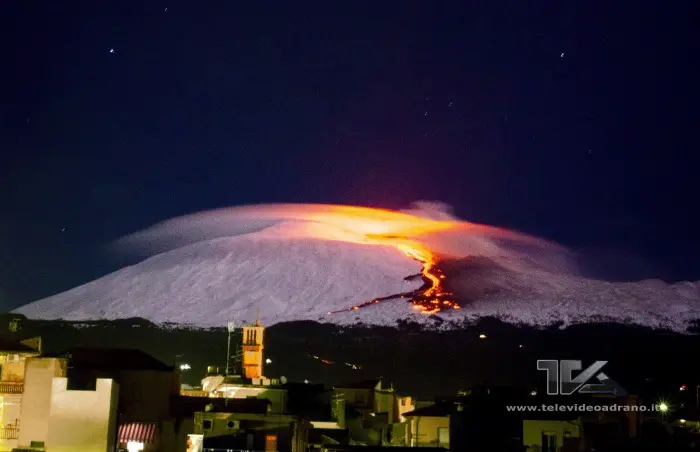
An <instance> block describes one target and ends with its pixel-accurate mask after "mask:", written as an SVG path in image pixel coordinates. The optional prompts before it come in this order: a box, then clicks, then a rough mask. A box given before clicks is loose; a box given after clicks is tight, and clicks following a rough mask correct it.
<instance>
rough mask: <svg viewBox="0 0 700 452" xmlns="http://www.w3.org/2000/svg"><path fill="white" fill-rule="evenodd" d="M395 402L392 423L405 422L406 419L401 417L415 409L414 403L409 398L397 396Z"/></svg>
mask: <svg viewBox="0 0 700 452" xmlns="http://www.w3.org/2000/svg"><path fill="white" fill-rule="evenodd" d="M395 400H396V417H395V418H394V422H406V418H405V417H403V415H404V414H405V413H408V412H409V411H413V410H415V409H416V405H415V402H414V400H413V398H412V397H410V396H405V397H403V396H397V397H396V399H395Z"/></svg>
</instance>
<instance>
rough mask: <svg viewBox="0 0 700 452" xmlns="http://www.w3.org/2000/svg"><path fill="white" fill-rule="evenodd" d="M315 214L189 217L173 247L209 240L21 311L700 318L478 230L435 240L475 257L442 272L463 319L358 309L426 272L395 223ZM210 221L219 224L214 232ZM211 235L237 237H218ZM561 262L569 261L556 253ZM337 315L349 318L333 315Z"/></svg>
mask: <svg viewBox="0 0 700 452" xmlns="http://www.w3.org/2000/svg"><path fill="white" fill-rule="evenodd" d="M322 212H325V211H322ZM313 213H314V216H313V217H310V218H304V219H302V220H303V221H302V220H299V219H297V218H296V217H294V216H293V215H289V217H290V218H287V219H283V220H282V221H281V222H280V221H277V220H275V221H274V222H268V223H265V224H263V223H259V224H254V225H253V226H254V227H250V226H246V227H245V228H240V230H236V231H232V230H231V229H230V227H229V225H228V220H226V221H224V220H222V219H221V218H220V217H216V216H215V217H211V216H210V217H204V218H203V220H202V218H201V217H194V220H196V221H193V218H191V217H188V218H186V222H185V223H184V224H185V225H186V226H188V227H189V228H190V229H189V230H183V229H182V227H181V224H182V223H177V222H176V223H175V224H176V226H178V228H179V229H177V228H176V229H173V230H172V231H173V233H172V234H171V236H172V237H171V238H172V239H173V240H174V242H173V243H176V242H177V240H181V241H182V239H180V237H185V236H187V237H195V236H196V238H197V240H200V239H201V240H200V241H195V243H190V244H186V245H184V246H181V245H182V243H179V244H177V245H176V246H175V248H174V249H170V250H169V251H166V252H162V253H161V254H157V255H155V256H153V257H150V258H148V259H146V260H144V261H142V262H140V263H138V264H136V265H133V266H130V267H126V268H123V269H121V270H119V271H116V272H114V273H112V274H109V275H106V276H104V277H102V278H100V279H97V280H95V281H92V282H90V283H87V284H85V285H82V286H80V287H77V288H74V289H72V290H69V291H67V292H64V293H61V294H58V295H54V296H51V297H49V298H46V299H43V300H39V301H36V302H33V303H30V304H28V305H26V306H23V307H21V308H19V309H17V310H16V311H15V312H17V313H20V314H24V315H26V316H28V317H30V318H37V319H65V320H92V319H116V318H127V317H142V318H145V319H148V320H151V321H153V322H156V323H167V322H172V323H179V324H189V325H195V326H201V327H209V326H223V325H225V324H226V323H227V322H228V321H230V320H235V321H238V322H242V321H252V320H254V319H255V318H256V316H257V315H258V310H259V316H260V320H261V321H262V322H264V323H265V324H266V325H271V324H274V323H278V322H283V321H293V320H317V321H326V322H333V323H338V324H355V323H357V322H362V323H366V324H383V325H396V322H397V320H400V319H408V320H413V321H418V322H423V323H429V324H436V323H440V324H441V325H442V326H443V327H458V326H460V325H462V324H463V322H464V321H465V320H467V321H468V320H471V319H475V318H477V317H482V316H495V317H498V318H500V319H502V320H506V321H510V322H514V323H525V324H531V325H539V326H545V325H551V324H553V323H560V322H563V323H564V324H572V323H580V322H591V321H613V322H622V323H634V324H639V325H647V326H651V327H661V328H670V329H674V330H678V331H685V330H686V328H687V326H688V325H689V323H691V322H693V321H695V320H697V319H700V282H695V283H692V282H683V283H677V284H672V285H669V284H667V283H664V282H663V281H659V280H644V281H640V282H630V283H612V282H606V281H599V280H592V279H586V278H582V277H579V276H575V274H574V273H572V272H570V271H569V270H568V268H567V269H566V271H563V269H564V268H565V267H566V262H565V261H564V260H558V259H552V258H551V257H550V256H548V255H547V254H546V253H543V252H542V250H546V247H541V248H540V251H539V252H538V253H525V254H523V253H512V252H505V251H504V250H505V249H504V248H503V247H502V246H501V245H496V242H494V241H492V240H490V239H487V238H483V237H479V236H475V235H474V234H475V233H474V232H470V231H472V230H473V229H474V228H473V227H471V226H470V227H469V228H466V229H457V232H454V231H446V232H439V233H438V235H437V236H435V237H433V238H431V239H430V242H429V243H430V244H433V245H435V244H437V245H440V244H441V241H442V242H443V243H447V244H449V247H452V248H455V247H456V246H457V245H459V247H460V249H464V250H471V251H474V250H476V253H475V254H472V255H470V256H467V257H463V258H458V259H452V260H448V261H443V262H442V263H441V266H442V267H443V269H444V271H445V274H446V275H447V276H448V277H447V279H446V280H445V281H446V285H447V288H448V289H449V290H450V291H452V292H454V294H455V297H456V299H457V300H458V301H459V302H460V303H461V305H462V308H461V309H458V310H451V309H450V310H447V311H444V312H441V313H440V314H438V315H437V317H436V316H427V315H425V314H422V313H419V312H417V311H416V310H414V309H411V304H410V303H408V302H407V301H406V300H404V299H392V300H385V301H381V302H380V303H375V304H371V305H369V306H367V307H362V308H360V309H358V310H349V309H350V308H352V307H353V306H356V305H361V304H363V303H366V302H368V301H370V300H373V299H375V298H380V297H386V296H389V295H394V294H398V293H406V292H410V291H413V290H416V289H418V288H420V287H421V285H422V281H421V280H420V279H419V278H412V279H410V280H406V277H408V276H411V275H416V274H418V273H419V272H420V271H421V267H422V265H421V263H419V262H417V261H415V260H413V259H411V258H410V257H408V256H407V255H406V254H404V253H403V252H401V251H400V250H399V249H398V248H397V246H395V244H392V243H391V240H393V239H392V238H391V237H393V236H391V235H390V234H388V233H389V232H391V229H390V228H389V226H391V225H392V223H391V222H390V220H394V219H393V218H391V217H389V218H388V219H387V218H385V217H384V216H382V217H381V218H378V219H371V218H370V220H372V221H374V223H372V222H369V223H368V222H367V221H369V220H367V219H363V221H364V222H357V223H353V222H352V221H347V220H344V221H343V222H338V224H335V223H334V222H335V221H337V220H338V217H337V216H331V217H329V218H326V217H322V218H321V217H319V216H318V214H317V210H314V211H313ZM234 214H235V215H238V214H239V211H235V212H234ZM343 214H345V213H344V212H343ZM382 215H385V214H384V213H382ZM212 218H213V219H214V220H216V222H214V223H211V219H212ZM440 218H441V219H444V218H447V217H446V216H444V215H442V216H440ZM264 220H266V221H267V219H265V218H264ZM398 220H400V221H399V222H398V223H397V224H399V226H401V230H402V231H405V230H406V229H407V228H406V225H407V224H409V222H408V221H407V220H406V218H404V217H399V218H398ZM212 224H213V226H212ZM368 225H369V226H371V228H369V231H367V230H366V229H367V228H368ZM421 225H422V224H421ZM428 225H429V226H430V224H428ZM168 228H170V225H168ZM384 229H386V230H387V232H386V233H387V234H388V235H386V236H385V237H386V243H384V242H381V241H376V240H375V241H374V242H372V241H365V238H366V237H368V236H367V235H366V234H367V233H368V232H373V231H374V230H378V231H383V230H384ZM168 230H170V229H168ZM212 231H213V232H214V233H216V235H221V234H231V233H232V232H235V233H237V234H239V235H233V236H230V235H229V236H223V237H220V236H219V237H216V238H212ZM464 231H466V232H464ZM479 231H482V229H477V233H479V234H480V232H479ZM156 232H157V231H156ZM178 233H179V234H178ZM148 234H151V235H148ZM148 234H146V235H145V236H143V237H145V242H146V243H151V241H152V240H153V239H154V238H159V237H161V236H162V235H159V234H160V233H158V234H155V233H151V232H149V233H148ZM474 237H477V238H474ZM169 240H170V238H169ZM188 240H189V239H188ZM460 240H461V241H463V242H464V243H466V245H465V246H462V245H461V242H460ZM186 241H187V240H185V242H186ZM521 245H522V243H521ZM533 256H534V257H533ZM553 256H554V257H559V256H561V254H560V253H559V252H558V251H557V252H555V253H554V254H553ZM542 257H545V259H542ZM339 310H343V312H335V311H339ZM331 312H333V314H330V313H331ZM436 319H440V320H441V321H440V320H436Z"/></svg>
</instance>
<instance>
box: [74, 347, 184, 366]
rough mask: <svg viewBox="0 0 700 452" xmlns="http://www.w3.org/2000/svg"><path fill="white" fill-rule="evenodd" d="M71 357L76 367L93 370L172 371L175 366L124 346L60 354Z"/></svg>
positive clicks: (77, 350)
mask: <svg viewBox="0 0 700 452" xmlns="http://www.w3.org/2000/svg"><path fill="white" fill-rule="evenodd" d="M60 356H66V357H68V358H69V359H70V365H71V366H72V367H74V368H82V369H91V370H116V371H119V370H126V371H128V370H157V371H171V370H173V369H174V368H173V367H172V366H168V365H166V364H164V363H162V362H161V361H159V360H157V359H155V358H154V357H152V356H151V355H149V354H147V353H144V352H142V351H140V350H135V349H122V348H89V347H79V348H72V349H70V350H67V351H65V352H63V353H61V354H60Z"/></svg>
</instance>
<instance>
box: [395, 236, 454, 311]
mask: <svg viewBox="0 0 700 452" xmlns="http://www.w3.org/2000/svg"><path fill="white" fill-rule="evenodd" d="M397 247H398V248H399V249H400V250H401V251H403V252H404V253H405V254H406V255H407V256H409V257H410V258H412V259H415V260H417V261H418V262H421V263H422V264H423V269H422V270H421V276H422V277H423V279H425V280H426V282H427V283H428V288H427V289H425V290H424V291H423V293H422V294H416V295H415V296H414V297H413V299H412V300H411V302H412V303H413V309H416V310H417V311H420V312H421V313H423V314H427V315H430V314H436V313H438V312H440V311H441V310H442V309H444V308H452V309H459V305H458V304H457V303H456V302H455V301H454V300H452V299H450V298H449V297H450V296H451V295H452V294H450V293H448V292H445V291H444V290H443V288H442V280H444V279H445V275H444V274H443V273H441V272H440V271H439V270H438V269H437V268H436V266H435V265H436V263H437V259H436V258H435V256H434V255H433V253H431V252H430V251H429V250H427V249H425V248H421V247H419V246H418V245H407V244H399V245H397Z"/></svg>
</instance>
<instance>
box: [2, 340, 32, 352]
mask: <svg viewBox="0 0 700 452" xmlns="http://www.w3.org/2000/svg"><path fill="white" fill-rule="evenodd" d="M3 352H4V353H8V352H9V353H37V350H36V349H33V348H32V347H30V346H28V345H24V344H21V343H19V342H16V341H13V340H12V339H8V338H6V337H2V336H0V353H3Z"/></svg>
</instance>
